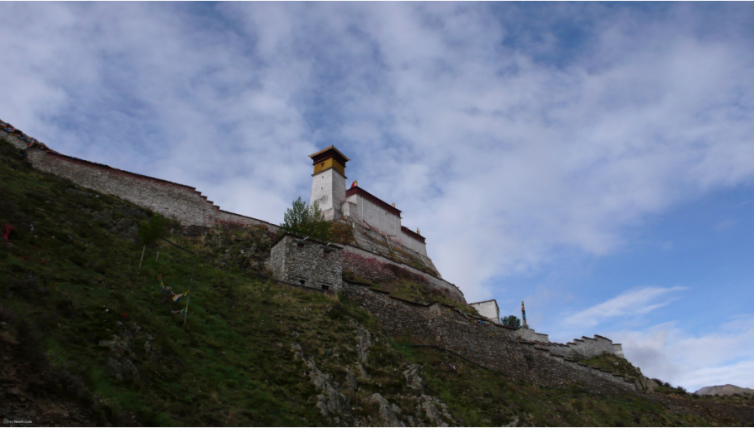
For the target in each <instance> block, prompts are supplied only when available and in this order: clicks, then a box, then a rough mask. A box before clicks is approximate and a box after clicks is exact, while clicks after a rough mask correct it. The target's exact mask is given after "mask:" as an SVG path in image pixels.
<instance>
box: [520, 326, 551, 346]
mask: <svg viewBox="0 0 754 428" xmlns="http://www.w3.org/2000/svg"><path fill="white" fill-rule="evenodd" d="M516 334H517V335H518V337H520V338H521V339H524V340H528V341H529V342H542V343H548V342H549V341H550V336H548V335H546V334H544V333H537V332H536V331H534V329H533V328H524V327H521V328H520V329H518V330H516Z"/></svg>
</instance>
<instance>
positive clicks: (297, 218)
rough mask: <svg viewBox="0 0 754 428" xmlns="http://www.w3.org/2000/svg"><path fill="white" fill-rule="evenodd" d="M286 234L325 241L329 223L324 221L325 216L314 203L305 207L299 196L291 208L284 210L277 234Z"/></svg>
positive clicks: (328, 233) (328, 231)
mask: <svg viewBox="0 0 754 428" xmlns="http://www.w3.org/2000/svg"><path fill="white" fill-rule="evenodd" d="M286 232H288V233H293V234H295V235H301V236H308V237H310V238H312V239H316V240H318V241H327V240H329V239H330V222H328V221H327V220H325V215H324V213H322V210H320V209H319V206H317V203H316V202H315V203H314V204H312V205H307V203H306V202H304V201H303V200H301V196H299V197H298V199H297V200H295V201H293V206H292V207H291V208H288V209H287V210H285V214H284V215H283V223H282V224H281V225H280V232H279V233H286Z"/></svg>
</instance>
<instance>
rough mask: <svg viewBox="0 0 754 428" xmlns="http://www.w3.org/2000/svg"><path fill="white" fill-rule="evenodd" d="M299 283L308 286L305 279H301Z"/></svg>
mask: <svg viewBox="0 0 754 428" xmlns="http://www.w3.org/2000/svg"><path fill="white" fill-rule="evenodd" d="M298 282H300V283H301V285H306V281H305V280H303V279H299V280H298Z"/></svg>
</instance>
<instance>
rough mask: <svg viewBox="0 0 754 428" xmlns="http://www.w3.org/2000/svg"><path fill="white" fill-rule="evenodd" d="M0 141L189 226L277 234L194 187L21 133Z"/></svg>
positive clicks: (54, 170)
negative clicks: (67, 151)
mask: <svg viewBox="0 0 754 428" xmlns="http://www.w3.org/2000/svg"><path fill="white" fill-rule="evenodd" d="M6 129H7V128H6ZM0 137H5V138H6V139H7V140H8V141H9V142H10V143H11V144H13V145H14V146H16V147H18V148H19V149H27V157H28V160H29V162H31V164H32V165H33V166H34V167H35V168H37V169H39V170H41V171H44V172H48V173H50V174H54V175H56V176H59V177H63V178H67V179H69V180H71V181H73V182H74V183H76V184H78V185H79V186H82V187H85V188H88V189H92V190H95V191H98V192H101V193H105V194H108V195H114V196H117V197H119V198H121V199H124V200H127V201H129V202H132V203H134V204H136V205H139V206H141V207H144V208H147V209H150V210H152V211H154V212H156V213H159V214H161V215H163V216H165V217H168V218H172V219H174V220H177V221H179V222H180V223H181V224H183V225H185V226H207V227H211V226H214V225H215V224H222V223H232V224H241V225H255V224H264V225H266V226H267V227H268V228H270V230H271V231H276V230H277V226H276V225H274V224H272V223H268V222H266V221H263V220H259V219H255V218H252V217H246V216H243V215H240V214H235V213H231V212H228V211H223V210H221V209H220V207H218V206H217V205H214V204H213V203H212V201H209V200H207V197H206V196H203V195H202V194H201V193H200V192H199V191H197V190H196V188H194V187H190V186H186V185H183V184H178V183H173V182H170V181H167V180H161V179H158V178H153V177H148V176H145V175H141V174H135V173H132V172H128V171H123V170H120V169H116V168H112V167H110V166H107V165H102V164H98V163H94V162H89V161H85V160H82V159H77V158H74V157H70V156H66V155H63V154H60V153H57V152H54V151H51V150H49V149H48V148H47V147H46V146H44V145H42V144H39V143H36V144H31V143H29V141H28V140H29V137H28V136H26V135H24V134H22V133H19V132H18V131H15V132H7V131H6V130H3V131H0ZM34 141H36V140H34Z"/></svg>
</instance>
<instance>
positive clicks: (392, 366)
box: [0, 141, 754, 426]
mask: <svg viewBox="0 0 754 428" xmlns="http://www.w3.org/2000/svg"><path fill="white" fill-rule="evenodd" d="M0 183H1V184H0V227H3V229H0V232H4V231H5V229H4V225H10V226H12V227H14V229H12V230H11V232H10V235H9V241H7V242H6V241H4V240H3V241H2V242H0V361H2V364H1V365H0V419H3V420H5V419H8V420H28V421H31V422H32V423H33V424H35V425H66V426H68V425H70V426H73V425H192V426H194V425H202V426H203V425H224V426H225V425H246V426H248V425H278V426H279V425H285V426H300V425H305V426H312V425H381V424H383V425H385V424H387V425H389V424H397V423H405V424H408V425H416V426H419V425H438V424H449V425H473V426H477V425H482V426H500V425H505V424H511V423H514V424H517V425H519V426H523V425H600V426H602V425H621V426H623V425H625V426H634V425H654V426H658V425H721V424H725V425H747V424H748V425H750V424H752V423H754V418H752V416H751V415H752V414H753V413H752V404H754V401H752V400H747V399H745V398H743V399H737V400H728V401H726V400H719V399H716V400H712V399H710V400H705V399H704V398H702V399H694V398H692V397H690V396H686V397H673V396H670V395H667V394H662V395H661V399H657V398H655V397H654V396H641V395H634V394H619V393H616V394H614V395H611V396H607V395H596V394H592V393H589V392H588V391H585V390H584V389H583V388H581V387H580V386H578V385H573V388H571V389H566V390H556V389H551V388H542V387H538V386H536V385H531V384H528V383H524V382H520V381H515V380H512V379H510V378H508V377H506V376H505V375H504V374H501V373H496V372H491V371H488V370H485V369H484V368H481V367H478V366H475V365H473V364H470V363H468V362H466V361H463V360H461V359H459V358H457V357H455V356H453V355H451V354H448V353H443V352H441V351H438V350H434V349H427V348H415V347H411V346H409V345H407V344H400V343H396V342H395V341H394V340H393V339H392V338H390V337H387V336H386V335H384V334H383V332H382V331H383V330H382V329H381V327H380V324H379V322H378V321H377V320H376V319H375V318H373V317H371V316H370V314H368V313H366V312H364V311H363V310H361V309H360V308H359V307H358V306H356V305H354V304H352V303H350V302H347V301H341V300H340V299H339V298H338V297H337V296H332V295H323V294H320V293H316V292H310V291H304V290H300V289H298V288H294V287H289V286H283V285H279V284H276V283H273V282H269V281H265V280H261V279H260V278H259V277H258V276H256V275H255V274H254V273H253V272H255V271H261V270H262V269H263V266H262V264H261V261H262V260H263V258H264V255H265V254H266V252H268V251H269V245H270V242H271V239H272V238H271V237H270V236H269V234H267V232H266V231H264V230H262V229H260V228H236V229H232V230H230V229H222V228H213V229H202V228H181V227H179V226H178V225H176V224H171V225H169V226H170V228H171V229H172V231H171V232H168V236H167V237H168V239H170V240H171V241H173V242H176V243H178V244H179V245H181V246H183V247H185V248H187V249H189V250H191V251H193V252H194V253H195V254H190V253H188V252H185V251H182V250H180V249H178V248H176V247H174V246H172V245H169V244H168V243H166V242H164V241H157V242H156V243H153V244H150V245H147V246H146V249H145V250H144V246H143V244H142V243H141V242H140V238H139V234H138V230H139V226H140V225H141V224H144V223H148V222H149V221H150V219H151V218H153V217H151V213H149V212H147V211H145V210H143V209H140V208H138V207H135V206H134V205H132V204H129V203H127V202H124V201H122V200H120V199H118V198H115V197H111V196H106V195H102V194H97V193H95V192H92V191H88V190H86V189H83V188H80V187H78V186H76V185H74V184H72V183H71V182H69V181H67V180H63V179H60V178H57V177H54V176H51V175H48V174H44V173H41V172H39V171H36V170H34V169H32V168H31V167H30V166H29V165H28V164H26V163H25V162H24V161H23V160H22V159H21V158H20V157H19V152H18V151H17V150H16V149H15V148H13V147H12V146H11V145H10V144H8V143H7V142H4V141H0ZM143 250H144V256H143V261H141V257H142V251H143ZM158 253H159V256H158ZM140 261H141V263H142V265H141V268H139V263H140ZM158 275H162V278H163V281H164V284H165V285H166V286H169V287H171V288H172V289H173V290H174V291H175V292H176V293H182V292H184V291H187V290H190V293H189V296H190V300H188V299H185V298H183V299H181V300H180V301H179V302H177V303H176V302H173V300H172V299H171V298H170V295H169V294H168V293H165V292H163V291H161V288H160V283H159V281H158V279H157V278H158ZM187 302H188V312H187V314H186V313H184V314H180V313H174V311H180V310H181V309H186V304H187ZM184 320H185V323H184Z"/></svg>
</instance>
